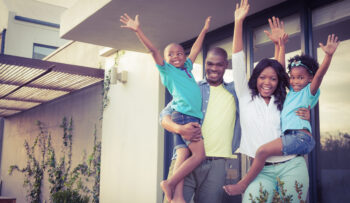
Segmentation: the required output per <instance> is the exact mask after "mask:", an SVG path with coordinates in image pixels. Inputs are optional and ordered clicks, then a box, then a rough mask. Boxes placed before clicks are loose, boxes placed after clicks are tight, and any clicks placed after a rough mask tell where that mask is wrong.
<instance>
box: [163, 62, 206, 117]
mask: <svg viewBox="0 0 350 203" xmlns="http://www.w3.org/2000/svg"><path fill="white" fill-rule="evenodd" d="M157 68H158V70H159V73H160V79H161V81H162V83H163V85H164V86H165V87H166V88H167V89H168V90H169V92H170V94H171V95H172V96H173V103H172V105H171V108H173V109H174V110H175V111H178V112H180V113H183V114H186V115H189V116H193V117H196V118H199V119H202V118H203V114H202V96H201V92H200V89H199V87H198V85H197V83H196V81H195V80H194V77H193V75H192V72H191V71H192V69H193V64H192V61H191V60H190V59H189V58H187V60H186V62H185V64H184V69H181V68H176V67H175V66H173V65H171V64H169V63H167V62H165V61H164V65H163V66H160V65H158V64H157Z"/></svg>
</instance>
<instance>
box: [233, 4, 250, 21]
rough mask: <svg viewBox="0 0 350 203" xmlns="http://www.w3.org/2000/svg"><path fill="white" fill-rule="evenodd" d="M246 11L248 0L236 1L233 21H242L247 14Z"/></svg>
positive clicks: (247, 9)
mask: <svg viewBox="0 0 350 203" xmlns="http://www.w3.org/2000/svg"><path fill="white" fill-rule="evenodd" d="M248 11H249V4H248V0H241V4H239V3H237V4H236V10H235V22H237V21H243V20H244V19H245V17H246V16H247V14H248Z"/></svg>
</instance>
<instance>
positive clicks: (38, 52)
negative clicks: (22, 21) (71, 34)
mask: <svg viewBox="0 0 350 203" xmlns="http://www.w3.org/2000/svg"><path fill="white" fill-rule="evenodd" d="M57 48H58V47H54V46H49V45H44V44H37V43H34V44H33V59H43V58H45V57H46V56H48V55H49V54H51V53H52V52H54V51H55V50H56V49H57Z"/></svg>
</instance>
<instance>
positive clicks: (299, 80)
mask: <svg viewBox="0 0 350 203" xmlns="http://www.w3.org/2000/svg"><path fill="white" fill-rule="evenodd" d="M249 7H250V5H249V3H248V0H241V3H240V4H237V5H236V10H235V12H234V22H235V23H234V34H233V45H232V70H233V79H234V80H233V82H231V83H226V82H224V80H223V75H224V73H225V70H226V68H227V67H228V65H229V63H228V54H227V52H226V51H225V50H224V49H222V48H219V47H214V48H211V49H210V50H209V51H208V53H207V56H206V59H205V79H204V80H202V81H200V82H198V83H197V82H196V81H195V80H194V77H193V75H192V72H191V70H192V68H193V63H194V61H195V60H196V57H197V55H198V54H199V53H200V51H201V48H202V43H203V40H204V37H205V35H206V33H207V32H208V30H209V28H210V23H211V17H208V18H207V19H206V20H205V23H204V27H203V29H202V30H201V32H200V34H199V35H198V37H197V39H196V41H195V43H194V44H193V46H192V48H191V51H190V54H189V55H188V56H186V55H185V51H184V49H183V47H182V46H181V45H179V44H176V43H170V44H169V45H168V46H167V47H166V48H165V50H164V57H163V56H162V54H161V53H160V51H159V50H158V49H157V48H156V47H155V46H154V45H153V44H152V42H151V41H150V40H149V39H148V38H147V37H146V36H145V34H144V33H143V32H142V30H141V28H140V22H139V16H138V15H136V17H135V19H132V18H131V17H129V16H128V15H127V14H124V15H123V16H121V18H120V21H121V22H122V23H123V25H122V26H121V27H123V28H127V29H130V30H132V31H134V32H135V34H136V35H137V37H138V38H139V40H140V41H141V42H142V43H143V44H144V45H145V47H146V48H147V49H148V50H149V51H150V52H151V54H152V57H153V59H154V61H155V63H156V66H157V68H158V70H159V73H160V78H161V81H162V83H163V84H164V86H165V87H166V88H167V89H168V90H169V92H170V94H171V95H172V96H173V100H172V101H171V102H170V103H169V104H168V105H167V107H166V108H165V109H164V110H163V111H162V113H161V116H160V117H161V124H162V126H163V127H164V128H165V129H167V130H168V131H170V132H173V133H174V136H175V148H174V156H173V160H172V163H171V166H170V169H169V174H168V179H167V180H164V181H162V182H161V188H162V190H163V192H164V195H165V198H164V201H165V202H172V203H180V202H181V203H185V202H187V203H188V202H190V201H191V200H192V199H193V201H194V202H197V203H217V202H222V201H223V198H224V195H225V194H228V195H231V196H233V195H240V194H243V200H242V201H243V202H250V201H251V200H250V198H251V197H253V198H255V197H258V196H259V188H260V186H261V185H262V186H263V188H264V190H266V191H267V192H268V194H270V195H269V196H268V200H267V202H271V201H272V194H273V191H274V190H275V189H276V187H277V184H278V181H277V180H280V181H282V182H283V183H284V189H285V190H286V191H287V193H288V195H291V196H292V201H291V202H300V199H301V200H304V201H305V200H306V197H307V192H308V187H309V175H308V170H307V166H306V162H305V159H304V157H303V155H305V154H308V153H309V152H310V151H311V150H312V149H313V148H314V145H315V140H314V138H313V137H312V131H311V125H310V122H309V120H310V108H312V107H314V106H315V105H316V103H317V101H318V98H319V95H320V90H319V87H320V85H321V82H322V79H323V77H324V75H325V74H326V72H327V70H328V67H329V65H330V62H331V60H332V56H333V54H334V52H335V51H336V49H337V46H338V44H339V41H338V38H337V37H336V36H335V35H334V34H331V35H329V36H328V39H327V44H326V45H323V44H322V43H320V47H321V48H322V50H323V51H324V53H325V57H324V59H323V61H322V63H321V65H318V63H317V61H316V60H315V59H313V58H311V57H310V56H307V55H296V56H294V57H292V58H291V59H289V60H288V64H287V67H286V65H285V44H286V43H287V41H288V34H287V33H286V32H285V30H284V24H283V22H282V21H280V20H279V19H278V18H275V17H273V18H272V19H269V20H268V21H269V25H270V28H271V30H270V31H265V33H266V35H267V36H268V37H269V39H270V40H271V41H272V42H273V43H274V44H275V51H274V53H275V54H274V58H275V59H262V60H261V61H260V62H259V63H258V64H257V65H256V67H255V68H254V70H253V72H252V74H251V76H250V77H249V79H247V77H246V64H245V55H244V52H243V36H242V31H243V22H244V19H245V18H246V16H247V14H248V11H249ZM288 73H289V75H288ZM287 89H288V90H289V91H287ZM237 149H239V153H242V154H245V155H247V156H248V157H250V160H251V162H252V164H251V166H250V168H249V170H248V172H247V174H246V175H245V176H244V177H243V178H242V179H241V180H240V181H238V182H237V183H236V184H232V183H227V182H226V177H227V163H228V162H230V161H231V163H232V161H237V159H234V155H233V153H237ZM296 182H297V183H299V184H302V186H303V187H302V195H301V196H300V195H299V194H298V193H297V191H296V190H295V184H296ZM279 192H281V191H279ZM298 195H299V197H298Z"/></svg>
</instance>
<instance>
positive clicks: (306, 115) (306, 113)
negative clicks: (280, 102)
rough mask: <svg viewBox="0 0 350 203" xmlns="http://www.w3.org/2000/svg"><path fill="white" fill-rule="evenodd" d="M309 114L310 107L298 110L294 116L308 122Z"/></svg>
mask: <svg viewBox="0 0 350 203" xmlns="http://www.w3.org/2000/svg"><path fill="white" fill-rule="evenodd" d="M310 112H311V111H310V106H309V108H299V109H298V110H297V111H295V114H296V115H297V116H299V118H301V119H303V120H307V121H310V118H311V113H310Z"/></svg>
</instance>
